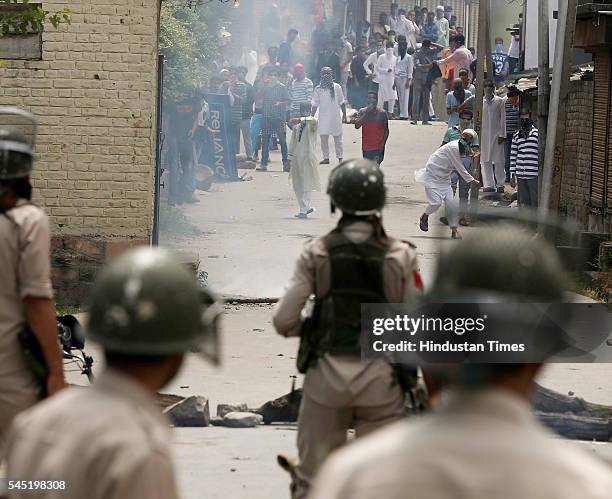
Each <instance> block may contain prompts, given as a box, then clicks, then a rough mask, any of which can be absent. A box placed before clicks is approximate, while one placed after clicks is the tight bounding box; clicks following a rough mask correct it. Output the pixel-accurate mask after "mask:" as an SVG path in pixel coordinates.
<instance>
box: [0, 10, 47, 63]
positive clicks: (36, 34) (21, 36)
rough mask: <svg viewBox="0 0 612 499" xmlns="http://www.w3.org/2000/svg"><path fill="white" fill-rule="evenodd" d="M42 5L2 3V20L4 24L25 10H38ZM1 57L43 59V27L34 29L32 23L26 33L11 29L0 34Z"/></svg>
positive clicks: (0, 17) (0, 19) (0, 11)
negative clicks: (6, 32)
mask: <svg viewBox="0 0 612 499" xmlns="http://www.w3.org/2000/svg"><path fill="white" fill-rule="evenodd" d="M41 7H42V4H40V3H28V4H0V21H2V24H3V25H4V24H5V23H6V21H8V20H9V19H15V18H17V17H19V16H20V14H21V13H23V12H26V11H29V10H31V11H36V10H37V9H40V8H41ZM0 59H29V60H40V59H42V29H40V30H34V29H33V28H32V26H31V25H30V26H28V28H27V30H26V32H25V33H16V32H14V30H13V29H11V31H10V32H9V33H8V34H4V35H2V34H0Z"/></svg>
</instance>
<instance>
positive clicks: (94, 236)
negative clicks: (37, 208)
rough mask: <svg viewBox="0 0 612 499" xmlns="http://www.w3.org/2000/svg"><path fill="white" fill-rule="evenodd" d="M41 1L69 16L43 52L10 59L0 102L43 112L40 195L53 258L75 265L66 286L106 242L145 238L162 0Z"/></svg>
mask: <svg viewBox="0 0 612 499" xmlns="http://www.w3.org/2000/svg"><path fill="white" fill-rule="evenodd" d="M43 7H44V8H45V9H46V10H49V11H52V12H54V11H57V10H60V9H62V8H64V7H69V8H70V9H72V12H73V14H72V24H71V25H70V26H67V25H62V26H61V27H60V28H59V30H57V31H56V30H54V29H53V28H52V27H51V26H45V31H44V33H43V52H42V60H40V61H24V60H16V61H7V65H6V67H4V68H2V69H0V77H1V81H2V84H1V85H0V105H16V106H20V107H23V108H25V109H29V110H30V111H32V112H33V113H34V114H36V115H37V117H38V119H39V124H40V127H39V138H38V145H37V153H38V161H37V163H36V166H35V173H34V175H33V184H34V187H35V192H36V198H35V201H36V202H37V203H39V204H40V205H42V206H43V207H44V208H45V209H46V210H47V212H48V213H49V215H50V220H51V223H52V228H53V232H54V263H55V265H56V267H62V266H64V267H66V266H68V267H70V270H71V271H70V272H68V270H66V272H65V273H64V274H65V276H66V283H63V284H62V283H58V280H59V278H60V275H59V274H57V273H56V274H55V277H56V279H55V281H54V283H55V285H56V287H57V288H58V289H59V290H62V288H64V287H67V286H68V285H69V283H70V282H77V281H78V282H81V281H83V282H88V281H89V280H90V278H91V272H90V271H89V270H87V271H86V272H85V274H84V275H81V273H80V272H81V271H80V270H79V269H81V267H83V266H88V265H89V266H90V267H96V266H97V265H99V264H100V263H102V262H103V261H104V260H105V258H106V256H108V255H109V254H112V253H114V252H115V250H114V249H112V248H110V246H112V247H116V248H123V247H125V246H126V245H127V246H129V245H131V244H146V243H148V241H149V237H150V234H151V229H152V227H151V226H152V207H153V187H154V185H153V182H154V160H155V101H156V92H157V89H156V69H157V68H156V64H157V51H158V45H157V41H158V0H79V1H78V2H66V1H65V2H62V1H60V0H48V1H44V2H43ZM109 245H110V246H109ZM60 250H61V251H60ZM85 264H87V265H85ZM75 270H76V273H77V276H76V278H75V275H74V272H72V271H75ZM64 284H65V286H64ZM78 293H79V292H78V291H77V290H74V293H73V294H75V295H77V296H78ZM60 301H61V299H60Z"/></svg>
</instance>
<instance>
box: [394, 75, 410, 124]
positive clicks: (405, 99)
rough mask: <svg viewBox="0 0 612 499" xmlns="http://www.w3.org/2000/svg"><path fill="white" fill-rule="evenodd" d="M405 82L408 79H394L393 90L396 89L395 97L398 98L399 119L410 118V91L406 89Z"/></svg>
mask: <svg viewBox="0 0 612 499" xmlns="http://www.w3.org/2000/svg"><path fill="white" fill-rule="evenodd" d="M407 80H408V78H396V79H395V88H397V96H398V98H399V107H400V118H408V117H410V107H408V103H409V102H410V89H409V88H406V81H407Z"/></svg>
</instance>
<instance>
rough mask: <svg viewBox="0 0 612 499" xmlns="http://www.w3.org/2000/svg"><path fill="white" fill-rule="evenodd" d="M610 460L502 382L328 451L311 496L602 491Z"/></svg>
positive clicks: (564, 495) (396, 498)
mask: <svg viewBox="0 0 612 499" xmlns="http://www.w3.org/2000/svg"><path fill="white" fill-rule="evenodd" d="M611 491H612V468H610V467H609V466H607V465H606V464H604V462H603V461H599V460H598V459H597V458H595V457H593V456H591V455H589V454H587V453H586V452H584V451H583V450H582V449H579V448H578V445H577V444H575V443H571V442H567V441H563V440H562V439H560V438H558V437H555V436H554V435H553V434H552V433H549V432H548V430H546V429H545V428H544V427H543V426H541V424H540V423H538V422H537V421H536V419H535V417H534V415H533V414H532V412H531V408H530V407H529V405H528V404H527V403H526V401H524V400H522V399H519V398H518V397H517V396H515V395H513V394H512V393H511V392H509V391H505V390H503V389H489V390H485V391H482V392H477V393H473V394H470V395H466V394H464V395H462V396H455V397H453V398H451V400H449V401H448V403H447V404H446V406H445V407H443V408H442V409H441V410H440V411H439V412H437V413H435V414H432V415H430V416H426V417H423V418H419V419H414V420H411V421H405V422H400V423H397V424H395V425H393V426H391V427H389V428H386V429H384V430H383V431H381V432H379V433H377V434H376V435H372V436H371V437H369V438H367V439H364V440H361V441H360V442H356V443H355V444H354V445H351V446H349V447H347V448H346V449H343V450H341V451H339V452H338V453H337V454H335V455H334V456H332V457H331V458H330V459H329V460H328V461H327V462H326V464H325V466H324V467H323V469H322V470H321V473H320V475H319V476H318V477H317V481H316V483H315V484H314V486H313V488H312V495H311V496H310V497H311V499H378V498H381V497H384V498H385V499H400V498H401V499H403V498H405V497H411V498H414V499H425V498H426V499H451V498H457V497H469V498H470V499H491V498H493V497H494V498H496V499H516V498H537V499H575V498H577V497H580V498H581V499H604V498H609V497H610V494H611Z"/></svg>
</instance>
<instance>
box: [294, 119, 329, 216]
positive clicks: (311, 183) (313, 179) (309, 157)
mask: <svg viewBox="0 0 612 499" xmlns="http://www.w3.org/2000/svg"><path fill="white" fill-rule="evenodd" d="M291 124H292V125H293V131H292V133H291V143H290V144H289V159H290V160H291V170H290V171H289V180H290V182H291V184H292V185H293V192H295V197H296V199H297V202H298V205H299V207H300V212H299V213H298V214H297V215H295V217H296V218H308V215H310V214H311V213H313V212H314V211H315V210H314V208H313V207H312V206H311V205H310V193H311V192H312V191H320V190H321V182H320V181H319V172H318V170H317V154H316V147H317V120H316V119H315V118H313V117H310V116H309V117H307V118H294V119H293V120H291Z"/></svg>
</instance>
